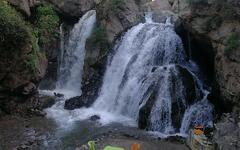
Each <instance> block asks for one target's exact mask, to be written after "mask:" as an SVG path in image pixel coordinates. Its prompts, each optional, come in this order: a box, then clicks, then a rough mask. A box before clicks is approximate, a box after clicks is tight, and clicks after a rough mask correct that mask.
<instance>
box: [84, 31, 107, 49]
mask: <svg viewBox="0 0 240 150" xmlns="http://www.w3.org/2000/svg"><path fill="white" fill-rule="evenodd" d="M106 37H107V35H106V30H105V29H104V28H102V27H96V28H95V29H94V30H93V33H92V35H91V36H90V38H89V39H88V41H87V42H88V44H89V46H90V47H91V48H96V47H99V48H101V49H107V48H108V42H107V39H106Z"/></svg>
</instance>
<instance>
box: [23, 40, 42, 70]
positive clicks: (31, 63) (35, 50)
mask: <svg viewBox="0 0 240 150" xmlns="http://www.w3.org/2000/svg"><path fill="white" fill-rule="evenodd" d="M39 55H40V51H39V46H38V39H37V38H35V37H34V36H33V37H32V51H31V53H30V54H28V56H27V58H26V60H25V64H26V66H27V67H28V68H29V69H30V71H32V72H35V71H36V68H37V64H38V57H39Z"/></svg>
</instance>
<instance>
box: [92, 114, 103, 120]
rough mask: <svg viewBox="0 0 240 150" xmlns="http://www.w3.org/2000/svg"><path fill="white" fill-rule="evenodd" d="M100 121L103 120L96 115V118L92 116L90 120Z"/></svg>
mask: <svg viewBox="0 0 240 150" xmlns="http://www.w3.org/2000/svg"><path fill="white" fill-rule="evenodd" d="M99 119H101V118H100V117H99V116H98V115H94V116H91V117H90V120H91V121H97V120H99Z"/></svg>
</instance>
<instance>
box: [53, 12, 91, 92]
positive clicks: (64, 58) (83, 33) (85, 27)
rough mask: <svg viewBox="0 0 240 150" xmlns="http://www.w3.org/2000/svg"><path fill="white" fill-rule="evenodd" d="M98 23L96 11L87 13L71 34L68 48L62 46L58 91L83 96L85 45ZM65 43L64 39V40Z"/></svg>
mask: <svg viewBox="0 0 240 150" xmlns="http://www.w3.org/2000/svg"><path fill="white" fill-rule="evenodd" d="M95 22H96V11H95V10H91V11H89V12H87V13H86V14H85V15H84V16H83V17H82V18H81V19H80V20H79V22H78V23H77V24H76V25H75V26H74V28H73V29H72V31H71V32H70V37H69V40H68V43H67V45H66V46H64V45H63V44H61V49H62V50H61V58H60V69H59V74H58V82H57V85H56V89H57V90H60V91H61V92H63V93H66V92H70V93H71V94H70V95H71V96H77V95H81V82H82V72H83V64H84V58H85V43H86V40H87V38H88V37H89V36H90V35H91V32H92V30H93V28H94V25H95ZM62 41H63V39H62Z"/></svg>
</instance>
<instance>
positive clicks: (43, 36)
mask: <svg viewBox="0 0 240 150" xmlns="http://www.w3.org/2000/svg"><path fill="white" fill-rule="evenodd" d="M36 18H37V25H36V26H37V28H36V29H35V33H36V35H37V37H38V38H39V44H40V45H41V46H42V45H45V44H49V43H50V42H51V41H53V40H54V39H56V37H58V26H59V17H58V15H57V14H56V12H55V11H54V10H53V8H52V7H51V6H49V5H41V6H39V7H38V8H37V12H36Z"/></svg>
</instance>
